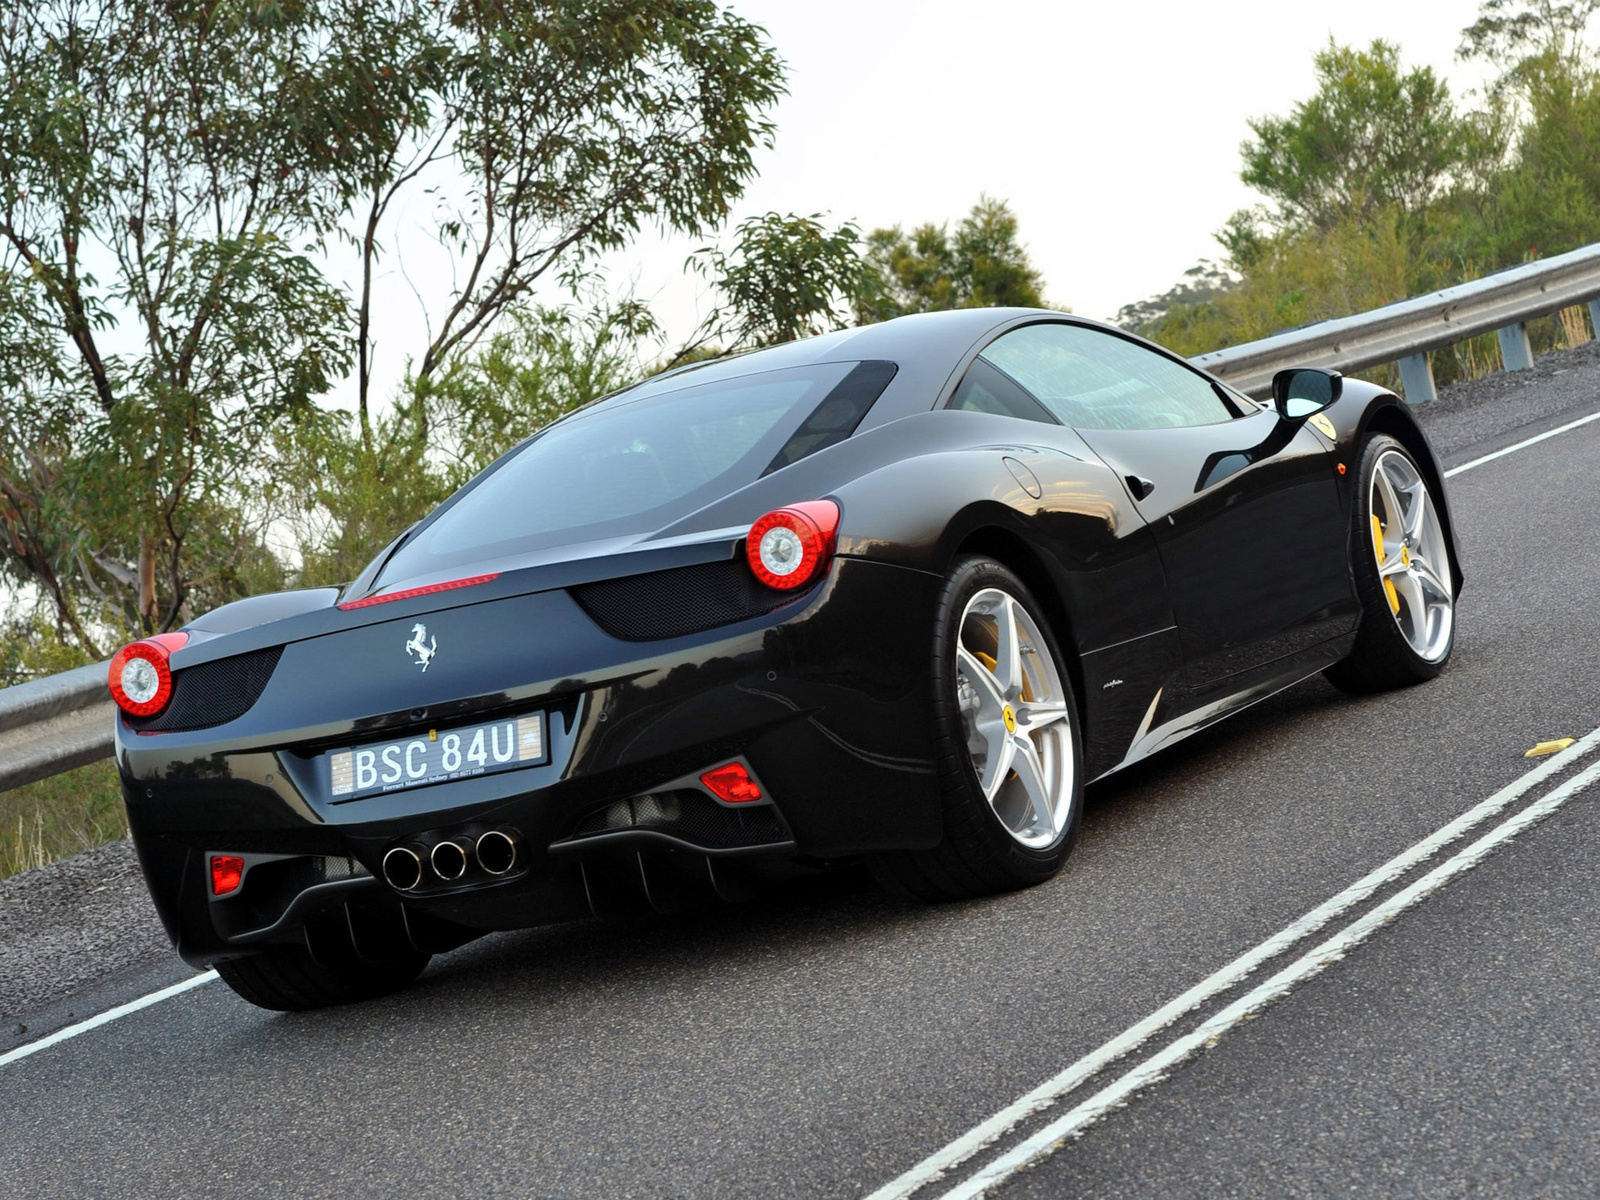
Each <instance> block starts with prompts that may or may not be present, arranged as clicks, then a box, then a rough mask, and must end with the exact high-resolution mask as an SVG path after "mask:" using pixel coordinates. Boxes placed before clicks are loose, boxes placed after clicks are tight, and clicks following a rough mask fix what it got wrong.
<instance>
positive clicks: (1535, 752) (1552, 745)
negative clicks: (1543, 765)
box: [1522, 738, 1577, 758]
mask: <svg viewBox="0 0 1600 1200" xmlns="http://www.w3.org/2000/svg"><path fill="white" fill-rule="evenodd" d="M1576 740H1577V739H1576V738H1556V739H1555V740H1554V741H1551V742H1540V743H1539V744H1538V745H1537V746H1535V747H1534V748H1533V749H1532V750H1529V751H1527V752H1525V753H1524V754H1523V756H1522V757H1523V758H1543V757H1544V756H1545V755H1546V754H1555V753H1557V752H1558V751H1561V750H1565V749H1566V748H1567V747H1568V746H1570V745H1572V743H1573V742H1574V741H1576Z"/></svg>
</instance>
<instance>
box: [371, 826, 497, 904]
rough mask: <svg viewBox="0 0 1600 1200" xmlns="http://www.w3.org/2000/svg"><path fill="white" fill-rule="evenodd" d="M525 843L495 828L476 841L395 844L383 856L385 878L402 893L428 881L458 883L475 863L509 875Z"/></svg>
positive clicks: (490, 872)
mask: <svg viewBox="0 0 1600 1200" xmlns="http://www.w3.org/2000/svg"><path fill="white" fill-rule="evenodd" d="M521 854H522V842H521V839H519V838H518V837H517V835H516V834H515V833H513V832H512V831H511V830H508V829H491V830H489V832H488V833H485V834H483V835H481V836H480V837H479V838H478V840H477V841H476V842H474V841H473V840H472V839H471V838H470V837H454V838H446V839H445V840H444V841H442V842H436V843H434V845H433V847H432V848H431V849H430V848H428V847H425V846H420V845H411V846H395V847H394V848H393V849H391V850H390V851H389V852H388V853H387V854H385V855H384V856H383V877H384V878H385V879H386V880H388V881H389V886H390V887H392V888H394V889H395V890H396V891H399V892H412V891H415V890H416V889H417V888H419V887H421V886H422V885H423V884H424V883H426V882H428V880H429V877H430V875H431V877H432V878H433V879H435V880H437V881H438V882H440V883H458V882H460V881H461V880H462V879H465V878H466V875H467V872H468V871H470V870H471V869H472V866H473V864H474V863H476V864H477V865H478V867H479V868H481V869H482V871H483V872H484V874H486V875H505V874H508V873H510V871H511V870H512V869H513V868H514V867H515V866H516V865H517V862H518V860H519V858H520V857H521Z"/></svg>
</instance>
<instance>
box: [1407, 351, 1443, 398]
mask: <svg viewBox="0 0 1600 1200" xmlns="http://www.w3.org/2000/svg"><path fill="white" fill-rule="evenodd" d="M1400 386H1401V388H1402V389H1403V390H1404V391H1405V394H1406V403H1407V404H1426V403H1428V401H1430V400H1437V399H1438V398H1439V389H1438V388H1436V387H1435V386H1434V383H1433V360H1432V359H1430V358H1429V357H1428V356H1427V355H1426V354H1408V355H1406V356H1405V357H1404V358H1402V359H1400Z"/></svg>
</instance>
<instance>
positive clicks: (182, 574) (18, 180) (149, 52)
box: [0, 0, 783, 655]
mask: <svg viewBox="0 0 1600 1200" xmlns="http://www.w3.org/2000/svg"><path fill="white" fill-rule="evenodd" d="M0 70H3V72H4V80H5V85H6V86H5V87H4V88H3V89H0V416H3V420H0V583H4V584H7V585H10V586H11V587H12V588H13V589H14V590H15V591H16V593H17V594H19V595H22V596H23V597H25V598H30V599H32V598H36V599H37V602H38V603H39V604H40V605H41V606H42V607H43V610H44V611H47V612H48V613H49V614H50V619H51V622H52V624H53V625H54V626H55V629H56V637H57V638H59V639H64V640H70V641H72V642H73V643H74V644H76V645H77V646H78V647H80V648H81V649H82V650H84V652H86V653H90V654H95V655H98V654H101V653H103V652H104V651H105V649H107V648H108V647H109V646H110V645H111V644H114V643H115V641H117V640H120V638H121V637H123V636H124V634H125V633H127V632H130V631H142V632H148V631H152V630H155V629H159V628H167V627H171V626H173V625H174V624H177V623H179V622H181V621H182V620H183V619H185V617H186V615H192V614H193V613H194V612H195V611H198V610H203V609H205V608H209V607H212V606H214V605H216V604H220V603H223V602H225V601H227V600H229V599H233V598H235V597H236V596H237V595H239V594H242V593H243V592H244V591H247V590H253V589H256V588H259V587H268V586H275V585H276V584H278V583H281V582H282V576H283V570H282V567H281V566H279V565H278V561H279V560H278V559H277V558H276V557H275V555H274V553H273V552H272V549H271V547H270V546H269V544H268V533H269V532H270V531H271V530H272V528H273V525H272V522H273V520H274V519H275V518H276V515H277V514H276V511H275V509H274V505H278V506H280V507H282V508H283V509H284V510H286V511H288V512H290V513H291V514H294V515H295V518H296V520H298V521H299V522H300V528H301V529H302V531H303V530H304V527H305V524H306V523H307V522H312V523H315V522H317V521H322V522H323V523H325V524H326V526H327V528H326V529H324V530H322V532H323V533H325V534H327V536H316V537H311V538H310V540H309V542H308V543H307V544H308V545H309V546H310V548H311V549H310V555H311V556H310V558H309V559H307V560H306V562H305V563H304V564H302V565H303V566H304V567H305V569H306V570H307V571H308V572H309V576H308V577H329V576H333V577H337V576H338V575H339V574H340V573H341V572H344V571H346V570H348V569H349V564H350V562H352V561H353V560H354V558H355V557H356V556H358V555H359V554H360V553H361V552H362V548H364V547H367V546H370V545H371V543H372V542H373V540H374V538H375V537H376V536H377V533H376V532H375V531H377V530H379V529H382V528H385V527H387V526H388V525H389V523H390V522H391V521H392V520H394V519H396V518H398V517H399V516H400V515H403V514H406V513H412V512H415V511H416V510H417V508H418V506H419V505H422V504H424V503H425V502H427V501H428V499H429V498H430V497H434V498H436V497H437V496H438V495H440V494H444V493H445V492H447V491H448V486H449V485H450V480H451V479H452V478H454V477H455V476H454V475H452V474H451V472H450V471H449V470H446V469H444V468H441V467H440V466H439V465H438V464H437V462H436V461H435V460H436V458H437V454H438V451H437V445H436V441H435V439H434V437H433V434H434V432H435V431H436V428H437V427H439V426H440V423H441V422H443V423H444V424H445V425H448V423H449V421H450V420H451V419H452V414H453V413H454V412H455V411H456V407H459V404H458V401H459V396H458V393H459V392H460V390H461V388H463V387H465V386H467V385H466V383H465V382H464V381H466V380H467V379H468V378H469V377H470V376H471V375H472V374H473V372H475V371H476V372H478V373H479V374H483V372H486V371H490V370H491V369H492V368H493V363H492V361H490V360H492V358H493V356H494V354H496V353H501V352H503V348H502V351H496V350H495V348H494V341H493V339H494V338H495V336H496V331H497V329H498V328H499V326H500V323H501V318H502V316H503V315H504V314H506V313H507V312H509V311H512V310H514V309H517V308H519V307H522V306H524V305H526V303H527V302H528V300H529V296H530V293H531V292H532V290H533V288H534V287H535V286H536V285H538V284H540V283H541V281H544V280H550V281H551V282H555V281H557V280H561V281H564V282H565V283H567V284H569V285H574V286H575V285H577V284H578V283H580V282H581V281H582V279H583V278H584V277H585V273H586V272H587V271H588V270H590V269H591V266H592V262H593V259H594V256H595V255H597V254H599V253H600V252H602V251H606V250H612V249H616V248H618V247H620V246H622V245H624V244H625V243H626V242H627V241H628V239H629V238H631V237H632V236H633V235H634V234H635V233H636V232H637V231H638V230H640V229H641V228H642V227H643V226H644V225H646V224H652V225H655V226H658V227H662V228H665V229H667V230H674V231H679V232H688V233H692V234H699V233H702V232H704V231H705V230H707V229H710V228H712V227H714V226H716V225H717V224H718V223H720V222H721V221H722V219H723V218H724V216H725V214H726V213H727V211H728V208H729V206H730V204H731V203H732V201H733V200H734V199H736V198H737V197H738V195H739V194H740V193H741V191H742V189H743V186H744V184H745V182H746V181H747V180H748V179H749V177H750V176H751V174H752V173H753V171H754V165H753V159H752V154H753V153H754V150H755V148H756V147H757V146H761V145H767V144H770V142H771V138H772V130H773V127H772V124H771V122H770V121H769V120H767V118H766V116H765V113H766V111H767V110H768V109H770V107H771V106H772V104H773V103H774V102H775V101H776V99H777V97H778V96H779V95H780V94H781V92H782V88H783V74H782V64H781V62H780V61H779V59H778V58H777V56H776V54H775V53H774V52H773V50H772V49H771V47H770V46H768V45H767V44H766V42H765V40H764V35H763V33H762V31H761V30H760V29H759V28H757V27H756V26H753V25H751V24H749V23H748V22H745V21H743V20H741V19H740V18H738V17H737V16H735V15H734V14H732V13H731V12H727V11H724V10H723V9H722V8H720V7H719V6H718V4H717V3H715V2H714V0H510V2H508V3H497V4H488V5H483V4H472V3H467V2H466V0H451V2H448V3H441V2H440V0H393V2H391V3H386V4H382V5H372V4H367V3H365V0H302V2H297V3H295V4H290V5H278V4H252V3H244V4H239V3H222V4H210V3H200V2H198V0H97V2H95V3H88V4H81V3H76V2H74V0H46V3H43V4H39V5H33V6H21V7H13V9H11V10H8V12H7V14H6V16H5V17H4V18H3V20H0ZM441 179H448V180H452V181H454V182H453V184H451V185H447V186H443V187H441V186H440V180H441ZM412 198H416V199H418V200H420V201H421V202H422V203H421V205H419V207H425V209H426V210H427V211H430V212H432V213H433V215H434V220H435V228H436V232H437V234H438V236H439V238H440V240H441V241H442V242H443V243H444V245H445V246H446V247H448V248H449V249H450V250H451V251H452V253H453V254H454V255H455V256H456V258H457V260H458V263H459V275H458V278H459V280H460V284H459V286H458V287H457V288H456V289H455V290H454V291H453V292H452V293H450V294H449V295H446V296H444V297H442V298H441V300H440V304H439V305H437V306H435V307H434V308H433V309H431V310H430V311H429V312H428V313H427V314H426V315H427V316H428V317H429V321H428V325H429V329H430V336H429V340H428V342H427V344H426V345H424V346H421V347H419V348H417V353H416V355H415V357H414V358H413V360H412V375H413V384H414V386H413V387H412V388H411V389H410V391H409V392H408V394H407V395H406V396H405V397H404V398H403V399H402V401H401V403H400V404H399V405H398V407H397V408H396V409H395V411H394V412H393V413H391V414H388V415H385V416H383V417H381V418H378V419H375V418H374V416H373V412H372V406H371V404H370V403H369V401H370V400H371V397H370V389H371V383H372V378H373V374H372V366H373V349H374V346H375V344H376V342H377V340H378V339H377V338H376V334H375V331H374V329H373V326H372V303H371V301H372V294H373V287H374V278H375V267H376V264H377V262H378V260H379V259H380V257H381V254H382V250H383V247H382V244H381V242H380V239H379V232H380V228H381V227H383V222H384V221H385V218H386V217H387V215H388V214H390V212H391V211H392V210H393V209H394V207H395V206H396V205H401V204H405V203H407V202H408V201H409V200H411V199H412ZM346 246H348V247H349V248H350V249H352V250H353V251H354V253H355V254H356V256H357V259H358V266H359V277H360V283H359V285H358V286H357V288H356V289H355V295H354V297H353V298H347V296H346V294H345V292H344V290H343V289H341V288H340V287H337V286H335V285H334V284H333V283H332V282H330V279H329V277H328V275H327V274H326V272H327V271H328V269H329V267H328V264H329V263H330V261H332V260H336V259H337V256H338V254H339V253H340V251H341V248H342V247H346ZM352 301H353V302H352ZM515 335H516V331H515V330H513V336H515ZM485 346H487V347H489V351H490V358H489V359H483V360H481V361H480V359H479V357H478V351H479V350H480V349H481V348H483V347H485ZM524 357H526V356H525V355H524ZM352 367H354V369H355V374H356V383H357V390H358V400H357V413H356V425H357V430H356V439H357V440H356V441H355V442H352V440H351V438H350V437H349V436H347V433H348V431H347V430H344V429H343V428H342V426H341V422H340V420H339V419H338V418H330V417H329V416H328V415H327V414H325V413H323V412H321V411H320V410H319V408H318V401H319V399H320V398H321V397H322V396H324V395H326V393H327V392H328V390H329V389H330V387H331V386H332V385H333V383H334V382H335V381H336V380H337V379H339V378H340V377H342V376H343V375H345V374H346V373H347V372H348V371H349V370H350V369H351V368H352ZM486 378H487V376H486ZM434 405H439V406H441V412H440V413H439V414H437V415H436V414H433V413H431V412H430V408H431V407H432V406H434ZM452 406H456V407H452ZM474 411H475V413H476V415H477V417H478V418H479V419H484V420H487V419H489V418H488V417H486V416H485V409H484V407H483V405H482V404H479V405H478V408H477V409H475V410H474ZM526 415H527V414H519V417H520V416H526ZM507 419H508V420H509V419H510V418H509V417H508V418H507ZM296 471H305V472H308V473H306V474H303V475H297V474H295V472H296ZM441 471H443V473H442V474H441ZM457 473H459V472H457ZM294 479H300V480H305V481H308V482H305V483H304V484H302V485H300V486H291V483H290V482H287V481H289V480H294ZM333 530H337V534H336V535H335V534H334V533H333V532H332V531H333ZM274 536H275V535H274ZM383 540H387V538H386V537H385V538H384V539H383Z"/></svg>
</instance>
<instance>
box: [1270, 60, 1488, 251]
mask: <svg viewBox="0 0 1600 1200" xmlns="http://www.w3.org/2000/svg"><path fill="white" fill-rule="evenodd" d="M1314 71H1315V78H1316V81H1317V90H1316V93H1315V94H1314V95H1313V96H1312V97H1311V98H1310V99H1309V100H1306V101H1303V102H1301V103H1299V104H1296V105H1295V106H1294V107H1293V109H1292V110H1291V112H1290V115H1289V116H1287V117H1262V118H1260V119H1259V120H1254V121H1251V122H1250V128H1251V130H1252V132H1254V134H1255V138H1254V139H1253V140H1247V141H1245V143H1244V144H1243V145H1242V146H1241V147H1240V153H1241V154H1242V155H1243V158H1244V169H1243V171H1242V172H1241V173H1240V178H1242V179H1243V180H1244V182H1245V183H1247V184H1249V185H1251V186H1252V187H1254V188H1255V189H1256V190H1257V191H1259V192H1261V193H1262V194H1263V195H1265V196H1267V197H1269V198H1271V199H1272V200H1275V201H1276V202H1277V203H1278V205H1279V213H1278V220H1279V221H1280V223H1282V224H1284V225H1311V226H1315V227H1317V228H1321V229H1326V228H1330V227H1331V226H1333V225H1334V224H1336V223H1337V222H1339V221H1341V220H1345V219H1348V218H1351V217H1355V218H1357V219H1369V218H1371V217H1372V215H1373V214H1374V213H1376V212H1378V211H1380V210H1383V209H1388V208H1394V209H1398V210H1400V211H1401V212H1402V213H1405V214H1407V215H1417V214H1421V213H1422V212H1424V211H1425V210H1426V209H1427V207H1428V206H1429V205H1430V204H1431V203H1433V201H1434V200H1435V199H1436V198H1437V197H1438V196H1439V195H1440V194H1441V192H1442V191H1444V190H1445V189H1446V188H1447V187H1448V186H1449V185H1450V183H1451V181H1452V180H1453V178H1455V176H1456V175H1457V174H1458V173H1459V172H1460V171H1462V170H1463V169H1464V168H1466V167H1467V166H1469V165H1470V164H1471V163H1472V162H1473V161H1474V160H1476V159H1477V158H1479V157H1481V156H1483V155H1484V154H1485V153H1492V151H1493V147H1492V145H1489V144H1486V142H1485V138H1484V134H1483V131H1482V130H1481V129H1480V128H1479V126H1478V123H1477V122H1474V121H1472V120H1468V119H1465V118H1463V117H1461V116H1460V115H1459V114H1458V113H1457V112H1456V109H1455V105H1454V104H1453V102H1452V101H1451V99H1450V89H1449V88H1448V86H1446V84H1445V83H1444V81H1443V80H1441V79H1439V78H1438V77H1437V76H1436V75H1434V73H1433V71H1432V70H1431V69H1430V68H1428V67H1417V68H1414V69H1412V70H1410V71H1405V72H1402V70H1401V68H1400V51H1399V48H1398V47H1396V46H1394V45H1392V44H1390V43H1388V42H1385V41H1382V40H1379V41H1375V42H1373V43H1372V45H1371V46H1370V47H1369V48H1368V49H1366V50H1356V49H1354V48H1352V47H1349V46H1339V45H1335V44H1334V43H1332V42H1331V41H1330V42H1329V44H1328V47H1327V49H1325V50H1323V51H1321V52H1320V53H1318V54H1317V56H1316V59H1315V67H1314Z"/></svg>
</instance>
